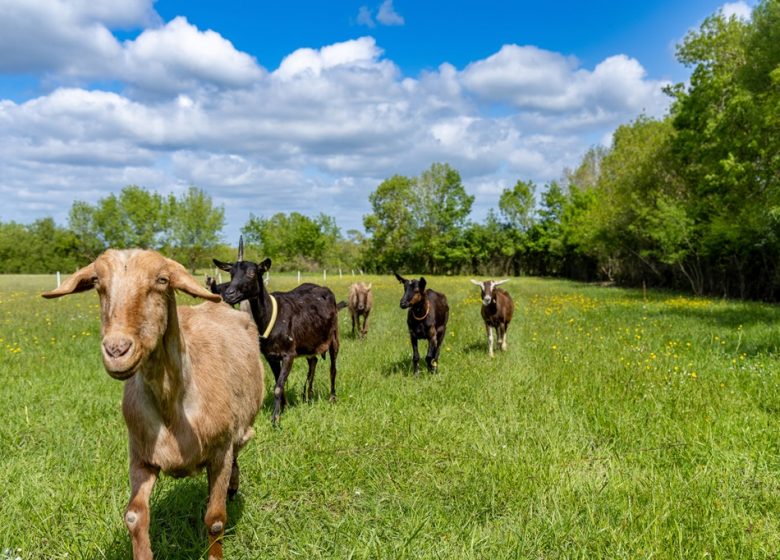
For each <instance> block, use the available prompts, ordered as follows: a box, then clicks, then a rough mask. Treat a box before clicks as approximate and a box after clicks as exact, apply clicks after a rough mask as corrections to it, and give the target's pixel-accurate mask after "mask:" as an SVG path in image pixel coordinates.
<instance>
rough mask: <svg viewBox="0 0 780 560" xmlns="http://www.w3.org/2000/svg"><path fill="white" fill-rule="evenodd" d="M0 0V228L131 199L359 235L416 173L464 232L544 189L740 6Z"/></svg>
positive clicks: (655, 107) (683, 72)
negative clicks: (680, 55) (332, 224)
mask: <svg viewBox="0 0 780 560" xmlns="http://www.w3.org/2000/svg"><path fill="white" fill-rule="evenodd" d="M215 6H216V4H215V3H213V2H194V1H184V0H159V1H157V2H153V1H152V0H110V1H109V0H91V1H90V0H69V1H65V0H0V10H2V13H3V14H4V17H3V18H2V19H0V52H3V56H2V57H0V195H2V196H3V199H4V200H5V201H9V202H7V203H6V204H4V205H3V208H2V209H0V220H2V221H10V220H15V221H19V222H25V223H27V222H30V221H32V220H34V219H36V218H39V217H43V216H53V217H54V218H55V219H56V220H57V221H58V222H60V223H63V224H64V223H66V221H67V212H68V209H69V208H70V205H71V204H72V202H73V201H74V200H77V199H78V200H86V201H88V202H95V201H97V200H98V199H99V198H101V197H103V196H106V195H107V194H109V193H111V192H118V191H119V190H121V188H122V187H123V186H125V185H127V184H138V185H141V186H144V187H146V188H149V189H153V190H156V191H159V192H162V193H179V192H182V191H183V190H185V189H186V188H187V187H188V186H189V185H191V184H194V185H196V186H198V187H200V188H203V189H205V190H206V191H207V192H208V193H209V194H210V195H211V196H212V197H213V199H214V200H215V202H216V203H217V204H221V205H224V207H225V209H226V215H227V219H228V226H227V227H226V228H225V234H226V240H228V241H230V240H232V239H233V238H234V237H236V236H237V234H238V230H239V228H240V227H241V226H242V225H243V224H244V223H245V222H246V220H247V219H248V218H249V214H250V213H254V214H256V215H263V216H270V215H272V214H273V213H275V212H291V211H298V212H301V213H304V214H307V215H316V214H317V213H319V212H324V213H326V214H329V215H332V216H335V217H336V219H337V222H338V224H339V226H340V227H341V228H342V230H343V231H346V230H347V229H351V228H357V229H360V228H362V216H363V215H364V214H366V213H367V212H368V211H369V205H368V195H369V193H370V192H371V191H372V190H374V189H375V188H376V186H377V185H378V184H379V182H381V181H382V180H383V179H384V178H387V177H389V176H391V175H393V174H395V173H401V174H406V175H416V174H419V173H420V172H421V171H423V170H424V169H425V168H427V167H428V166H430V164H431V163H433V162H434V161H446V162H448V163H450V164H451V165H453V166H454V167H455V168H456V169H458V170H459V171H460V173H461V176H462V177H463V182H464V185H465V186H466V189H467V190H468V191H469V192H470V193H471V194H473V195H475V197H476V201H475V205H474V212H473V216H472V217H473V219H476V220H479V219H481V218H482V217H484V215H485V212H486V211H487V210H488V209H489V208H491V207H494V206H495V205H496V202H497V199H498V196H499V194H500V192H501V190H502V189H503V188H506V187H509V186H511V185H513V184H514V182H515V181H517V180H518V179H531V180H534V181H536V182H537V183H540V184H543V183H545V182H549V181H551V180H555V179H558V178H560V177H561V175H562V173H563V172H564V169H566V168H567V167H572V166H574V165H576V164H577V163H578V161H579V158H580V157H581V156H582V154H583V153H584V151H585V150H587V148H588V147H589V146H591V145H593V144H594V143H608V142H609V139H610V136H611V133H612V132H613V131H614V129H615V128H616V127H617V126H619V125H620V124H622V123H625V122H629V121H630V120H632V119H634V118H636V117H637V116H638V115H639V114H642V113H644V114H647V115H650V116H661V115H663V114H664V113H665V111H666V110H667V108H668V99H667V98H666V96H665V95H663V94H662V93H661V89H662V88H663V87H664V85H666V84H668V83H669V82H679V81H685V80H686V79H687V76H688V69H686V68H684V67H682V66H681V65H679V64H678V63H677V62H676V61H675V58H674V48H675V44H676V43H677V42H679V41H680V40H681V39H682V38H683V37H684V36H685V34H686V32H687V31H688V30H690V29H695V28H696V27H698V25H699V24H700V23H701V21H702V20H703V19H704V18H705V17H706V16H707V15H709V14H712V13H715V12H716V11H718V10H720V9H722V10H723V12H724V13H725V14H727V15H731V14H734V15H736V16H738V17H749V13H750V7H749V4H747V3H745V2H741V1H740V2H731V3H724V2H716V1H707V0H699V1H689V2H679V1H678V2H673V1H671V0H658V1H649V2H614V1H613V2H609V1H605V0H594V1H591V2H571V3H567V2H564V3H561V2H558V3H554V2H536V3H526V2H508V1H483V2H479V3H477V2H462V1H459V2H441V1H437V0H430V1H424V2H412V1H404V0H383V1H382V0H379V1H375V2H362V1H354V2H352V1H350V2H321V1H320V2H305V1H303V2H295V3H289V2H258V1H251V0H243V1H241V0H223V1H222V2H220V3H219V4H218V6H219V9H216V8H215Z"/></svg>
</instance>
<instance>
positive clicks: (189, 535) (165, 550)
mask: <svg viewBox="0 0 780 560" xmlns="http://www.w3.org/2000/svg"><path fill="white" fill-rule="evenodd" d="M239 464H240V459H239ZM161 483H162V484H163V485H165V486H169V485H172V486H173V488H170V489H168V491H167V492H165V494H164V495H163V496H161V497H160V496H159V490H160V489H159V488H158V487H155V491H154V493H153V494H152V499H151V516H152V519H151V526H150V527H149V537H150V539H151V542H152V551H153V552H154V557H155V558H167V559H169V560H190V559H192V558H206V556H207V550H208V545H209V539H208V534H207V532H206V525H205V524H204V523H203V518H204V517H205V516H206V505H207V503H208V482H207V480H206V473H205V471H203V472H202V473H201V474H199V475H197V476H195V477H192V478H185V479H174V478H171V477H169V476H166V475H162V476H161V477H160V480H158V482H157V485H160V484H161ZM128 496H129V489H128ZM123 512H124V510H123ZM243 512H244V496H243V495H242V493H241V491H240V490H239V492H238V495H236V497H235V498H234V499H233V500H228V502H227V517H228V520H227V526H226V527H225V535H226V536H225V539H226V540H229V539H230V535H231V534H232V533H234V532H235V531H236V528H235V525H236V524H237V523H238V522H239V520H240V519H241V515H242V514H243ZM119 521H120V527H119V529H117V530H115V531H114V532H113V534H112V535H111V536H112V539H113V540H112V542H111V544H109V545H108V547H107V548H106V554H105V558H106V559H108V560H127V558H132V557H133V547H132V544H131V542H130V534H129V533H128V532H127V529H126V528H125V525H124V522H123V521H122V519H121V518H120V520H119Z"/></svg>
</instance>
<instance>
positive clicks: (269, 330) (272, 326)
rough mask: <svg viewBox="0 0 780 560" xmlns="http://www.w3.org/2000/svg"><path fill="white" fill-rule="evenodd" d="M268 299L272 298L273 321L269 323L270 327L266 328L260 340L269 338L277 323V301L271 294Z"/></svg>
mask: <svg viewBox="0 0 780 560" xmlns="http://www.w3.org/2000/svg"><path fill="white" fill-rule="evenodd" d="M268 297H269V298H271V320H270V321H268V326H267V327H266V328H265V332H264V333H263V334H261V335H260V338H268V335H269V334H271V329H273V328H274V324H275V323H276V311H277V309H276V299H275V298H274V296H272V295H271V294H268Z"/></svg>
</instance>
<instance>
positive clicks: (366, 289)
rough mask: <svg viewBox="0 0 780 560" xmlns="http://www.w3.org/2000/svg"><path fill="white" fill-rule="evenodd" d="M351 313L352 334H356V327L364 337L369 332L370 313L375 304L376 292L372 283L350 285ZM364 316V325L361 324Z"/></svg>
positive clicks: (349, 300) (349, 301) (349, 302)
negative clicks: (372, 287) (372, 290)
mask: <svg viewBox="0 0 780 560" xmlns="http://www.w3.org/2000/svg"><path fill="white" fill-rule="evenodd" d="M347 300H348V304H349V313H350V315H352V336H355V327H356V326H357V330H358V332H359V334H360V337H361V338H363V337H364V336H366V333H368V315H369V313H371V308H372V307H373V306H374V294H373V293H372V292H371V283H370V282H369V283H368V284H364V283H363V282H356V283H355V284H352V285H351V286H350V287H349V297H348V298H347ZM361 316H362V317H363V326H362V327H361V326H360V317H361Z"/></svg>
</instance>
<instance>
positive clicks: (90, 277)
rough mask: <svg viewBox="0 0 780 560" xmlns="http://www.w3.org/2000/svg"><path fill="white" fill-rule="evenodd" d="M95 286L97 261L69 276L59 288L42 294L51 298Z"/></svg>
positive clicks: (83, 290)
mask: <svg viewBox="0 0 780 560" xmlns="http://www.w3.org/2000/svg"><path fill="white" fill-rule="evenodd" d="M94 287H95V263H90V264H88V265H87V266H85V267H84V268H82V269H79V270H77V271H76V272H75V273H74V274H73V275H72V276H70V277H68V279H67V280H65V281H64V282H63V283H62V284H61V285H60V287H59V288H57V289H56V290H51V291H49V292H43V293H42V294H41V296H43V297H45V298H47V299H50V298H58V297H62V296H68V295H70V294H75V293H77V292H85V291H87V290H91V289H92V288H94Z"/></svg>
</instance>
